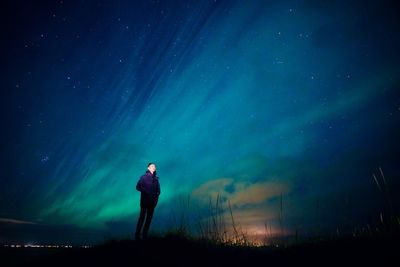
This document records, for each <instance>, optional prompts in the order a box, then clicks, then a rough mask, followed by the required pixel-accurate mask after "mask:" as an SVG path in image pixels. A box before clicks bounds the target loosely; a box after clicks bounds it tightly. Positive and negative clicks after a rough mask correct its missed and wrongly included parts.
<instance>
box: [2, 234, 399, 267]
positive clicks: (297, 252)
mask: <svg viewBox="0 0 400 267" xmlns="http://www.w3.org/2000/svg"><path fill="white" fill-rule="evenodd" d="M399 240H400V238H399V236H398V235H396V236H379V237H357V238H341V239H336V240H329V241H314V242H306V243H302V244H298V245H292V246H287V247H233V246H222V245H219V246H218V245H213V244H210V243H206V242H198V241H197V242H195V241H190V240H187V239H182V238H177V237H164V238H151V239H149V240H147V241H140V242H136V241H132V240H120V241H110V242H108V243H105V244H102V245H98V246H94V247H91V248H86V249H85V248H69V249H41V248H19V249H17V248H6V247H3V248H1V249H0V256H1V262H0V265H1V266H98V265H106V266H250V265H255V264H256V265H257V266H282V265H283V266H293V265H297V266H299V265H305V266H310V265H311V266H347V265H350V264H351V265H353V266H366V265H367V266H389V265H390V266H396V264H395V263H393V261H394V262H398V259H399V253H400V249H399V248H400V246H399V243H398V241H399ZM391 262H392V263H391ZM143 263H146V264H143Z"/></svg>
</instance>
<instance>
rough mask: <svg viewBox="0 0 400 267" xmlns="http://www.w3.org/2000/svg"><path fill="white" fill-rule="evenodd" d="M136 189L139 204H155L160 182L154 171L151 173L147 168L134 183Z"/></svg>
mask: <svg viewBox="0 0 400 267" xmlns="http://www.w3.org/2000/svg"><path fill="white" fill-rule="evenodd" d="M136 190H138V191H140V192H141V194H140V206H154V207H155V206H156V205H157V202H158V196H159V195H160V193H161V191H160V183H159V182H158V177H157V174H156V172H154V173H153V174H151V172H150V171H149V170H147V171H146V173H145V174H144V175H142V176H141V177H140V179H139V181H138V182H137V184H136Z"/></svg>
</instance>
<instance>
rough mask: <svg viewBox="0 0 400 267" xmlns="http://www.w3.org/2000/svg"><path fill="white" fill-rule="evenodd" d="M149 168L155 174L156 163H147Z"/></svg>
mask: <svg viewBox="0 0 400 267" xmlns="http://www.w3.org/2000/svg"><path fill="white" fill-rule="evenodd" d="M147 169H148V170H149V171H150V172H151V174H153V173H154V172H155V171H156V165H155V164H154V163H152V162H150V163H149V164H148V165H147Z"/></svg>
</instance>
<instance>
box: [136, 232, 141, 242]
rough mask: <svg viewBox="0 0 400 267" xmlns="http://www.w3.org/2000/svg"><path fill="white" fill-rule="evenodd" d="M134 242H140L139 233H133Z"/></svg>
mask: <svg viewBox="0 0 400 267" xmlns="http://www.w3.org/2000/svg"><path fill="white" fill-rule="evenodd" d="M135 240H136V241H140V240H141V239H140V233H138V232H136V233H135Z"/></svg>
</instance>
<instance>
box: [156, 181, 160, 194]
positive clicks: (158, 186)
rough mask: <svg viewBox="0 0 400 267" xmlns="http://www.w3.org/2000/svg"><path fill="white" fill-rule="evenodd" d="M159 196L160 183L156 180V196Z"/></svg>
mask: <svg viewBox="0 0 400 267" xmlns="http://www.w3.org/2000/svg"><path fill="white" fill-rule="evenodd" d="M160 194H161V190H160V182H159V181H158V180H157V196H159V195H160Z"/></svg>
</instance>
